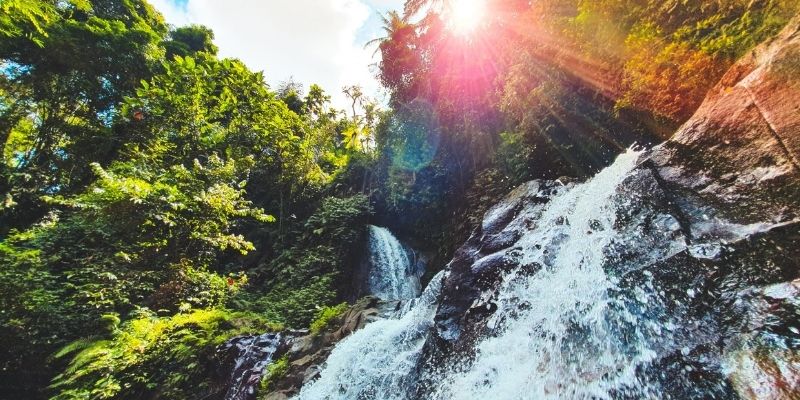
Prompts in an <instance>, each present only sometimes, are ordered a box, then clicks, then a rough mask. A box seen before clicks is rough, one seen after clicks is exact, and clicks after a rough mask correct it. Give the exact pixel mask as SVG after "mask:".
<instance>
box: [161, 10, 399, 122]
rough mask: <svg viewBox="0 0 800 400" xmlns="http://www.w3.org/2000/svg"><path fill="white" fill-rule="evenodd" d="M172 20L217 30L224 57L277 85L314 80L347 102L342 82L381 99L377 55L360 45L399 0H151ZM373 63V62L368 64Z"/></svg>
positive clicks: (338, 101)
mask: <svg viewBox="0 0 800 400" xmlns="http://www.w3.org/2000/svg"><path fill="white" fill-rule="evenodd" d="M150 3H151V4H153V6H155V7H156V8H157V9H158V10H159V11H161V13H162V14H164V17H165V18H166V20H167V22H168V23H170V24H172V25H174V26H182V25H187V24H193V23H194V24H202V25H205V26H207V27H209V28H211V29H212V30H213V31H214V35H215V40H214V42H215V43H216V45H217V46H218V47H219V55H220V56H221V57H232V58H238V59H240V60H242V61H243V62H244V63H245V64H247V66H248V67H250V69H253V70H256V71H264V75H265V77H266V79H267V82H268V83H269V84H270V85H271V86H272V87H273V88H274V87H277V85H278V84H280V83H281V82H283V81H286V80H287V79H289V78H292V79H294V80H295V81H297V82H299V83H302V84H303V85H304V86H305V87H306V88H308V85H309V84H311V83H316V84H319V85H320V86H322V88H323V89H324V90H325V91H326V92H327V93H328V94H329V95H331V97H332V98H333V103H334V106H335V107H337V108H340V109H341V108H346V107H348V106H347V104H348V103H347V101H346V98H345V96H344V94H343V93H342V88H343V87H344V86H349V85H354V84H357V85H360V86H361V87H362V88H363V89H364V93H365V94H367V95H368V96H370V97H371V98H374V99H376V100H378V101H380V102H383V101H385V94H384V93H381V91H380V85H379V84H378V82H377V80H376V79H375V77H374V75H375V73H374V70H375V68H376V67H375V63H376V62H378V60H379V55H377V54H373V53H374V52H375V48H374V47H370V48H365V47H364V44H365V43H366V42H368V41H369V40H371V39H374V38H376V37H380V36H381V34H382V30H381V26H382V23H381V18H380V14H385V13H386V12H387V11H389V10H400V9H402V6H403V0H224V1H220V0H150ZM370 65H372V66H370Z"/></svg>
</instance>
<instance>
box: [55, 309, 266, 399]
mask: <svg viewBox="0 0 800 400" xmlns="http://www.w3.org/2000/svg"><path fill="white" fill-rule="evenodd" d="M140 314H141V315H140V316H139V317H138V318H135V319H132V320H130V321H128V322H126V323H124V324H123V325H122V326H121V327H120V328H119V329H116V330H115V331H114V333H113V334H112V336H111V337H110V338H109V339H101V340H81V341H77V342H74V343H73V344H71V345H69V346H66V347H65V348H63V349H62V350H61V351H60V352H58V353H57V354H56V355H55V356H56V357H57V358H61V357H65V356H68V355H72V354H74V357H73V358H72V361H71V362H70V363H69V366H68V367H67V369H66V370H65V371H64V372H63V373H62V374H60V375H58V376H57V377H56V378H55V380H54V382H53V385H52V386H51V388H52V389H54V390H55V391H56V394H55V395H54V396H53V399H54V400H66V399H88V398H92V399H111V398H142V397H161V398H171V399H189V398H202V397H204V396H205V395H208V392H209V391H210V390H211V389H212V387H211V381H210V378H211V374H212V372H213V371H211V370H210V366H211V363H210V362H209V361H210V360H211V358H212V357H213V355H214V352H215V350H216V348H217V346H219V345H221V344H222V343H224V342H225V341H226V340H228V339H230V338H232V337H235V336H239V335H243V334H253V333H262V332H265V331H275V330H279V329H282V327H281V326H280V325H277V324H273V323H270V322H268V321H267V320H265V319H263V318H262V317H258V316H255V315H253V314H246V313H236V312H230V311H227V310H222V309H214V310H196V311H191V312H188V313H180V314H176V315H173V316H171V317H157V316H155V315H154V314H152V313H151V312H149V311H146V310H143V311H141V312H140ZM76 352H77V353H76Z"/></svg>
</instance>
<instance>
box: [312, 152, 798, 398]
mask: <svg viewBox="0 0 800 400" xmlns="http://www.w3.org/2000/svg"><path fill="white" fill-rule="evenodd" d="M641 154H642V153H641V152H639V151H634V150H628V151H627V152H626V153H624V154H622V155H620V156H619V157H618V158H617V160H616V161H615V162H614V164H612V165H611V166H610V167H608V168H606V169H604V170H603V171H601V172H600V173H598V174H597V175H595V176H594V177H593V178H592V179H590V180H588V181H586V182H584V183H581V184H576V185H574V186H573V185H569V186H563V185H562V186H560V187H559V186H554V185H536V184H534V185H526V186H524V187H522V188H521V191H522V193H523V194H522V195H520V193H516V194H514V196H516V197H514V196H510V198H509V199H507V200H506V201H504V202H503V203H500V204H499V205H497V206H496V207H495V208H494V209H492V210H490V211H489V212H487V214H486V218H485V219H484V225H483V231H490V232H489V233H486V232H484V233H481V232H479V233H478V234H479V235H484V234H485V235H489V236H476V240H474V241H472V239H470V240H471V241H472V243H473V244H475V247H470V246H471V245H470V244H469V243H470V242H468V244H467V245H465V247H464V248H462V250H459V252H461V253H460V254H468V255H469V256H475V257H478V258H476V259H475V260H476V261H474V262H473V261H470V263H471V264H468V265H469V266H468V267H466V269H465V270H463V271H461V272H460V275H459V274H455V273H454V272H452V271H450V269H449V268H447V269H445V272H444V275H441V273H440V276H437V278H435V279H434V280H433V281H432V282H431V283H430V285H429V286H428V288H426V290H425V292H424V293H423V295H422V297H421V298H420V299H419V300H418V301H416V302H414V303H413V304H412V305H411V306H410V307H409V308H408V309H407V310H408V311H406V312H405V313H399V315H397V316H395V317H394V318H390V319H386V320H381V321H378V322H373V323H372V324H370V325H367V326H366V327H365V328H364V329H362V330H360V331H357V332H355V333H354V334H352V335H351V336H349V337H348V338H346V339H344V340H343V341H341V342H340V343H339V344H338V345H337V346H336V347H335V348H334V350H333V351H332V353H331V355H330V357H329V358H328V360H327V362H326V363H325V364H324V365H323V366H322V369H321V372H320V375H319V378H318V379H317V380H315V381H312V382H309V383H307V384H306V385H305V386H304V387H303V389H302V390H301V392H300V394H299V395H298V396H297V399H300V400H325V399H329V400H338V399H341V400H356V399H358V400H360V399H365V400H366V399H386V400H405V399H409V400H410V399H426V400H427V399H431V400H459V399H463V400H471V399H509V400H518V399H519V400H523V399H531V400H534V399H535V400H539V399H543V400H547V399H581V400H583V399H585V400H589V399H592V400H594V399H597V400H606V399H609V400H610V399H657V398H658V399H662V398H663V399H707V398H720V399H722V398H736V394H735V390H738V391H739V392H740V393H744V392H748V393H765V390H764V388H763V387H764V386H765V385H766V384H764V382H772V381H775V382H782V381H780V379H782V378H781V375H786V376H790V377H791V376H798V377H800V374H796V375H793V374H795V372H794V371H800V362H798V361H797V360H798V359H800V358H796V354H798V353H797V348H800V340H798V339H797V337H796V336H797V332H798V331H800V330H799V329H798V328H797V327H794V326H789V325H787V326H779V325H778V324H776V323H775V321H776V320H777V321H788V322H786V324H791V323H792V321H795V320H796V315H798V314H797V313H798V312H800V304H795V303H792V301H794V300H792V301H789V300H791V299H794V298H795V297H792V296H790V295H788V294H785V293H800V289H798V288H800V283H798V282H794V283H792V284H790V285H789V284H787V285H784V286H780V288H781V289H780V290H778V289H775V288H768V289H764V290H763V291H757V290H755V289H753V290H744V289H748V288H750V286H748V285H752V284H751V283H748V282H753V278H752V276H753V275H747V276H748V277H747V279H744V278H742V277H735V276H734V277H731V278H724V277H721V276H715V277H714V278H713V279H712V278H709V276H710V275H709V274H711V272H712V271H715V270H714V269H713V268H712V267H711V266H710V264H708V263H709V262H710V261H709V260H712V259H714V258H713V256H709V255H708V252H700V253H702V254H701V255H702V257H699V256H698V255H697V254H698V251H697V249H698V246H701V247H703V248H704V249H706V248H719V250H715V251H714V253H721V252H733V251H734V250H735V249H734V246H740V245H741V246H745V247H746V246H751V245H752V241H742V242H737V241H740V240H741V239H743V238H745V237H750V235H752V234H754V233H755V232H765V231H766V229H770V228H764V227H759V228H758V229H749V228H748V229H745V228H747V226H745V227H743V226H739V225H736V224H731V223H729V222H726V221H723V220H720V219H716V220H715V219H712V218H711V217H706V218H704V222H703V224H701V225H700V226H699V227H700V228H703V227H706V225H708V226H707V227H706V228H707V229H706V228H703V229H706V231H708V232H711V233H708V234H703V235H702V236H698V237H697V239H696V240H692V241H690V240H688V239H687V238H686V236H685V233H684V230H683V228H682V226H681V222H679V220H678V218H680V216H678V217H676V216H675V215H673V214H671V213H670V211H669V200H664V198H665V196H666V195H665V194H664V193H663V192H659V190H661V189H659V188H658V185H657V182H656V178H654V176H653V175H652V172H651V171H650V170H649V169H647V168H643V167H637V164H638V162H639V160H640V158H641ZM667 198H668V196H667ZM541 199H546V200H545V201H542V200H541ZM665 204H666V206H665ZM686 207H687V209H688V207H690V205H686ZM665 210H666V211H665ZM689 210H690V211H692V212H695V213H698V214H699V215H701V216H705V215H706V214H705V213H706V212H707V211H708V209H707V208H706V209H699V208H698V209H694V210H692V209H689ZM698 210H699V211H698ZM507 217H508V218H507ZM507 220H508V221H509V222H505V221H507ZM497 221H504V222H502V223H500V222H497ZM498 224H501V225H502V226H500V227H499V228H497V229H499V230H500V232H497V231H494V230H493V229H494V228H492V226H497V225H498ZM771 226H772V227H780V226H781V225H780V224H773V225H771ZM371 231H372V233H373V236H372V238H371V249H373V250H377V249H379V248H380V249H382V250H381V251H379V252H378V251H374V253H375V256H376V257H381V258H380V259H381V260H384V259H386V260H388V259H390V256H389V254H392V256H391V257H392V258H393V259H400V260H403V258H404V256H403V255H401V252H400V250H399V249H400V247H399V244H397V245H396V247H395V249H397V250H388V247H390V244H389V242H388V238H387V236H385V234H388V232H382V231H381V230H380V228H373V229H371ZM700 232H702V230H699V229H695V234H699V233H700ZM381 234H384V235H381ZM484 240H485V242H484ZM498 243H502V245H498ZM736 243H740V244H736ZM748 243H750V244H748ZM781 251H782V250H781ZM484 252H486V253H484ZM492 252H494V253H493V254H492ZM468 259H469V258H468ZM746 259H747V258H746V257H745V258H743V259H742V260H743V261H741V263H745V262H746V261H744V260H746ZM496 260H502V262H497V261H496ZM754 260H755V263H756V264H757V265H756V269H755V270H754V271H757V272H755V273H756V274H758V273H763V271H764V268H762V267H759V265H760V264H758V262H757V260H758V259H757V258H756V259H754ZM454 261H455V260H454ZM717 261H719V262H723V261H724V260H719V259H717ZM404 262H405V261H402V262H398V263H396V264H394V265H402V264H403V263H404ZM747 262H750V261H747ZM487 264H491V265H493V267H492V269H493V271H494V272H495V273H496V274H497V276H496V277H495V276H491V277H490V278H489V279H490V281H489V282H488V283H485V286H481V287H480V288H479V289H475V290H478V291H479V293H478V294H477V295H476V296H477V297H475V298H467V299H468V300H467V305H466V307H467V310H466V311H465V312H461V311H459V312H460V314H458V316H457V319H458V321H456V322H449V321H450V320H449V319H448V318H449V317H448V315H449V314H447V313H448V312H450V311H448V310H452V309H453V307H454V304H456V306H457V305H458V304H460V303H452V301H453V297H452V296H456V297H457V296H458V295H459V294H461V293H464V290H467V289H468V288H464V287H461V286H459V285H458V284H459V283H464V282H466V283H468V284H470V283H469V282H471V281H469V280H461V279H460V277H463V276H471V275H470V274H480V273H481V272H480V271H481V270H482V269H483V268H484V267H483V266H484V265H487ZM376 265H382V266H386V265H390V264H389V263H388V262H383V261H381V262H378V263H376ZM459 265H460V264H459ZM452 266H453V264H451V267H452ZM746 269H747V264H736V266H734V267H732V268H730V269H726V268H720V269H718V270H716V271H717V272H718V273H724V272H723V271H725V270H728V271H733V273H736V274H743V273H745V270H746ZM393 271H397V270H391V269H390V270H389V271H381V272H380V273H378V274H376V276H379V277H380V280H379V281H380V282H396V281H397V280H398V279H400V277H401V276H402V274H399V273H396V272H393ZM474 276H481V275H474ZM443 281H444V286H443V283H442V282H443ZM717 282H719V285H721V286H714V285H715V284H717ZM450 283H452V285H451V284H450ZM371 284H372V282H371ZM381 285H382V286H381ZM373 287H374V288H389V287H392V286H391V285H389V284H386V283H382V284H377V282H376V285H375V286H373ZM776 287H777V286H776ZM784 292H785V293H784ZM397 293H399V292H397ZM748 293H749V294H748ZM448 296H450V297H448ZM740 296H745V297H743V298H742V299H739V297H740ZM784 298H785V299H784ZM460 299H461V298H459V300H457V301H461V300H460ZM743 299H744V300H747V299H749V300H747V301H744V300H743ZM786 299H789V300H786ZM470 302H471V304H470ZM796 303H800V302H796ZM745 306H746V307H745ZM737 307H738V308H737ZM748 307H749V308H748ZM459 310H461V309H459ZM737 310H738V311H737ZM748 310H750V311H748ZM776 310H777V311H776ZM777 312H780V313H783V314H782V315H784V316H783V317H779V316H777V315H773V313H777ZM792 315H794V317H792ZM787 316H788V317H787ZM770 318H771V319H770ZM459 321H461V322H459ZM464 321H466V322H464ZM741 321H743V322H741ZM760 321H765V322H763V323H762V322H760ZM462 322H463V323H464V324H465V326H467V327H468V328H469V329H472V330H471V331H465V330H461V328H459V327H460V326H461V325H448V324H460V323H462ZM743 324H745V325H746V324H750V325H747V326H745V325H743ZM759 324H761V325H759ZM762 326H766V327H767V328H763V329H762V328H761V327H762ZM451 328H452V329H451ZM765 329H766V330H765ZM451 332H455V333H451ZM434 335H438V337H435V336H434ZM434 337H435V340H434V339H432V338H434ZM723 343H724V344H723ZM736 343H738V344H737V345H736V346H734V347H730V349H728V348H727V347H725V346H728V345H730V344H736ZM720 344H723V345H722V346H721V345H720ZM761 353H765V354H769V355H770V356H769V357H774V358H775V359H777V360H779V361H780V362H778V361H774V362H773V360H772V358H769V357H766V356H763V355H761ZM787 354H788V355H787ZM742 365H745V366H747V368H746V371H744V372H741V371H739V370H741V369H742V367H741V366H742ZM774 365H778V366H780V367H781V368H782V369H781V373H780V374H777V373H776V372H775V369H774V368H773V367H772V366H774ZM771 368H772V369H771ZM786 371H788V372H786ZM772 375H777V376H772ZM731 382H732V383H731ZM793 385H794V386H793ZM734 386H735V388H734ZM773 387H775V388H777V389H774V391H775V393H779V394H781V393H791V392H793V391H795V390H796V389H795V388H800V384H798V385H795V384H794V383H790V384H782V383H779V384H776V385H773ZM795 393H796V392H795ZM753 398H765V399H766V398H781V397H769V396H761V397H759V396H756V397H753ZM785 398H793V397H785Z"/></svg>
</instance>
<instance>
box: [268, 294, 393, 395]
mask: <svg viewBox="0 0 800 400" xmlns="http://www.w3.org/2000/svg"><path fill="white" fill-rule="evenodd" d="M397 307H398V303H397V302H383V301H381V300H380V299H378V298H376V297H366V298H363V299H361V300H360V301H358V302H357V303H356V304H355V305H353V306H352V307H350V308H349V309H348V310H347V311H346V312H345V313H344V314H342V315H341V316H339V317H338V318H336V319H335V320H334V321H332V322H331V324H330V326H331V327H330V328H329V329H327V330H325V331H324V332H320V333H318V334H312V333H310V332H308V331H296V332H294V333H293V334H292V335H288V338H287V339H286V340H285V341H283V343H282V344H281V347H280V348H279V349H278V350H277V351H276V353H275V356H274V358H275V359H277V358H281V357H286V359H287V361H288V362H289V370H288V371H287V373H286V374H285V375H284V376H282V377H279V378H278V379H275V380H273V381H271V382H270V385H269V390H270V391H269V393H265V394H263V396H264V397H260V398H265V399H274V400H278V399H286V398H290V397H292V396H294V395H295V394H297V393H298V392H299V390H300V388H301V387H302V386H303V385H304V384H306V383H308V382H310V381H312V380H314V379H316V378H317V376H318V375H319V371H320V367H321V365H322V364H323V363H324V362H325V360H326V359H327V358H328V355H329V354H330V352H331V350H333V347H334V346H335V345H336V343H338V342H339V341H341V340H342V339H344V338H345V337H347V336H349V335H350V334H352V333H353V332H355V331H357V330H359V329H361V328H363V327H364V326H365V325H366V324H368V323H370V322H373V321H375V320H377V319H380V318H383V317H384V316H387V315H388V314H390V313H392V312H393V311H394V309H395V308H397ZM260 396H262V395H260Z"/></svg>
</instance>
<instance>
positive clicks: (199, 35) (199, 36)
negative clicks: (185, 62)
mask: <svg viewBox="0 0 800 400" xmlns="http://www.w3.org/2000/svg"><path fill="white" fill-rule="evenodd" d="M169 38H170V40H169V41H167V42H165V43H164V47H165V48H166V51H167V59H168V60H171V59H172V58H173V57H175V56H181V57H186V56H191V55H193V54H195V53H199V52H204V53H208V54H212V55H213V54H217V50H219V49H218V48H217V46H216V45H215V44H214V32H212V31H211V29H208V28H207V27H205V26H202V25H189V26H182V27H179V28H176V29H173V30H172V31H170V33H169Z"/></svg>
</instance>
